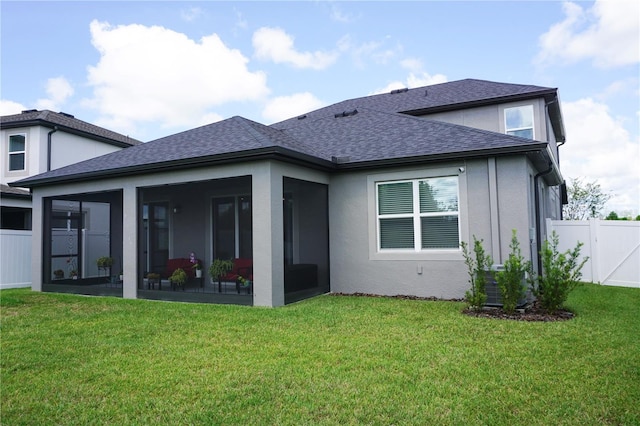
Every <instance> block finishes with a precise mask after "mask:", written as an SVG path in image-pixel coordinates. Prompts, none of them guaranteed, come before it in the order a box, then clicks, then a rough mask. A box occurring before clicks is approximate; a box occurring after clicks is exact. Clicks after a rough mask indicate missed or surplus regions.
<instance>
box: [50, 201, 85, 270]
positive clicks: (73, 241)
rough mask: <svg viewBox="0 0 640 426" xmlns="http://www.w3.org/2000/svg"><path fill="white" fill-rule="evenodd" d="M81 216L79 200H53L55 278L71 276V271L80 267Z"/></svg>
mask: <svg viewBox="0 0 640 426" xmlns="http://www.w3.org/2000/svg"><path fill="white" fill-rule="evenodd" d="M81 217H82V216H81V213H80V203H79V202H78V201H70V200H52V201H51V274H52V277H53V278H70V277H71V272H72V271H77V269H78V260H79V259H78V257H79V252H80V251H79V247H80V242H79V239H80V229H81V223H80V222H81ZM54 272H55V273H54Z"/></svg>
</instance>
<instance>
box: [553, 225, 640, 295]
mask: <svg viewBox="0 0 640 426" xmlns="http://www.w3.org/2000/svg"><path fill="white" fill-rule="evenodd" d="M547 231H548V233H549V235H551V232H552V231H555V232H556V234H558V239H559V244H558V249H559V250H560V251H566V250H568V249H573V248H574V247H575V246H576V244H577V242H578V241H581V242H582V243H584V246H582V250H581V254H582V255H584V256H589V260H588V261H587V263H586V264H585V265H584V267H583V268H582V280H583V281H592V282H594V283H601V284H605V285H613V286H623V287H637V288H640V222H639V221H629V222H628V221H620V220H599V219H590V220H575V221H574V220H550V219H547Z"/></svg>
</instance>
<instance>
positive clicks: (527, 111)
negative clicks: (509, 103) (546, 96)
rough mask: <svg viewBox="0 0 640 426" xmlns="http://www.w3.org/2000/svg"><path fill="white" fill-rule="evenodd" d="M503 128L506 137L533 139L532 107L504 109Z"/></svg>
mask: <svg viewBox="0 0 640 426" xmlns="http://www.w3.org/2000/svg"><path fill="white" fill-rule="evenodd" d="M504 128H505V131H506V133H507V134H508V135H513V136H520V137H521V138H528V139H533V138H534V135H533V105H524V106H519V107H514V108H505V110H504Z"/></svg>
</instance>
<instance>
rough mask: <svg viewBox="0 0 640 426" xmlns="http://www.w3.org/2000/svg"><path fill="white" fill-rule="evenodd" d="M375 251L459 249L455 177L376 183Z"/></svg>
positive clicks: (456, 182) (456, 179)
mask: <svg viewBox="0 0 640 426" xmlns="http://www.w3.org/2000/svg"><path fill="white" fill-rule="evenodd" d="M376 192H377V200H376V201H377V225H378V250H380V251H389V250H393V251H397V250H403V251H422V250H434V249H435V250H438V249H458V248H459V247H460V227H459V220H458V219H459V215H460V213H459V207H458V205H459V203H458V198H459V196H458V177H457V176H444V177H435V178H425V179H412V180H401V181H394V182H378V183H377V184H376Z"/></svg>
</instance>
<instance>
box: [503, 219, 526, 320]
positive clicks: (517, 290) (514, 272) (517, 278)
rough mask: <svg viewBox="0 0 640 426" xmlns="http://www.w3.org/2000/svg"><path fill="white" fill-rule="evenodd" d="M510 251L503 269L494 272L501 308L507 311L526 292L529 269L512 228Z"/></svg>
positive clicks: (513, 306) (514, 305) (512, 309)
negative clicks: (500, 298)
mask: <svg viewBox="0 0 640 426" xmlns="http://www.w3.org/2000/svg"><path fill="white" fill-rule="evenodd" d="M509 247H510V248H511V253H509V257H508V258H507V260H506V261H505V262H504V269H503V270H502V271H498V272H496V274H495V277H496V282H497V283H498V287H499V288H500V294H501V296H502V309H504V311H505V312H507V313H513V312H514V311H515V310H516V306H517V305H518V301H519V300H522V299H523V298H524V297H525V294H526V284H525V281H524V277H525V273H526V272H527V271H528V270H530V269H531V263H530V262H527V261H525V260H524V258H523V257H522V254H521V252H520V243H519V242H518V236H517V234H516V230H515V229H514V230H513V231H512V233H511V244H510V245H509Z"/></svg>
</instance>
